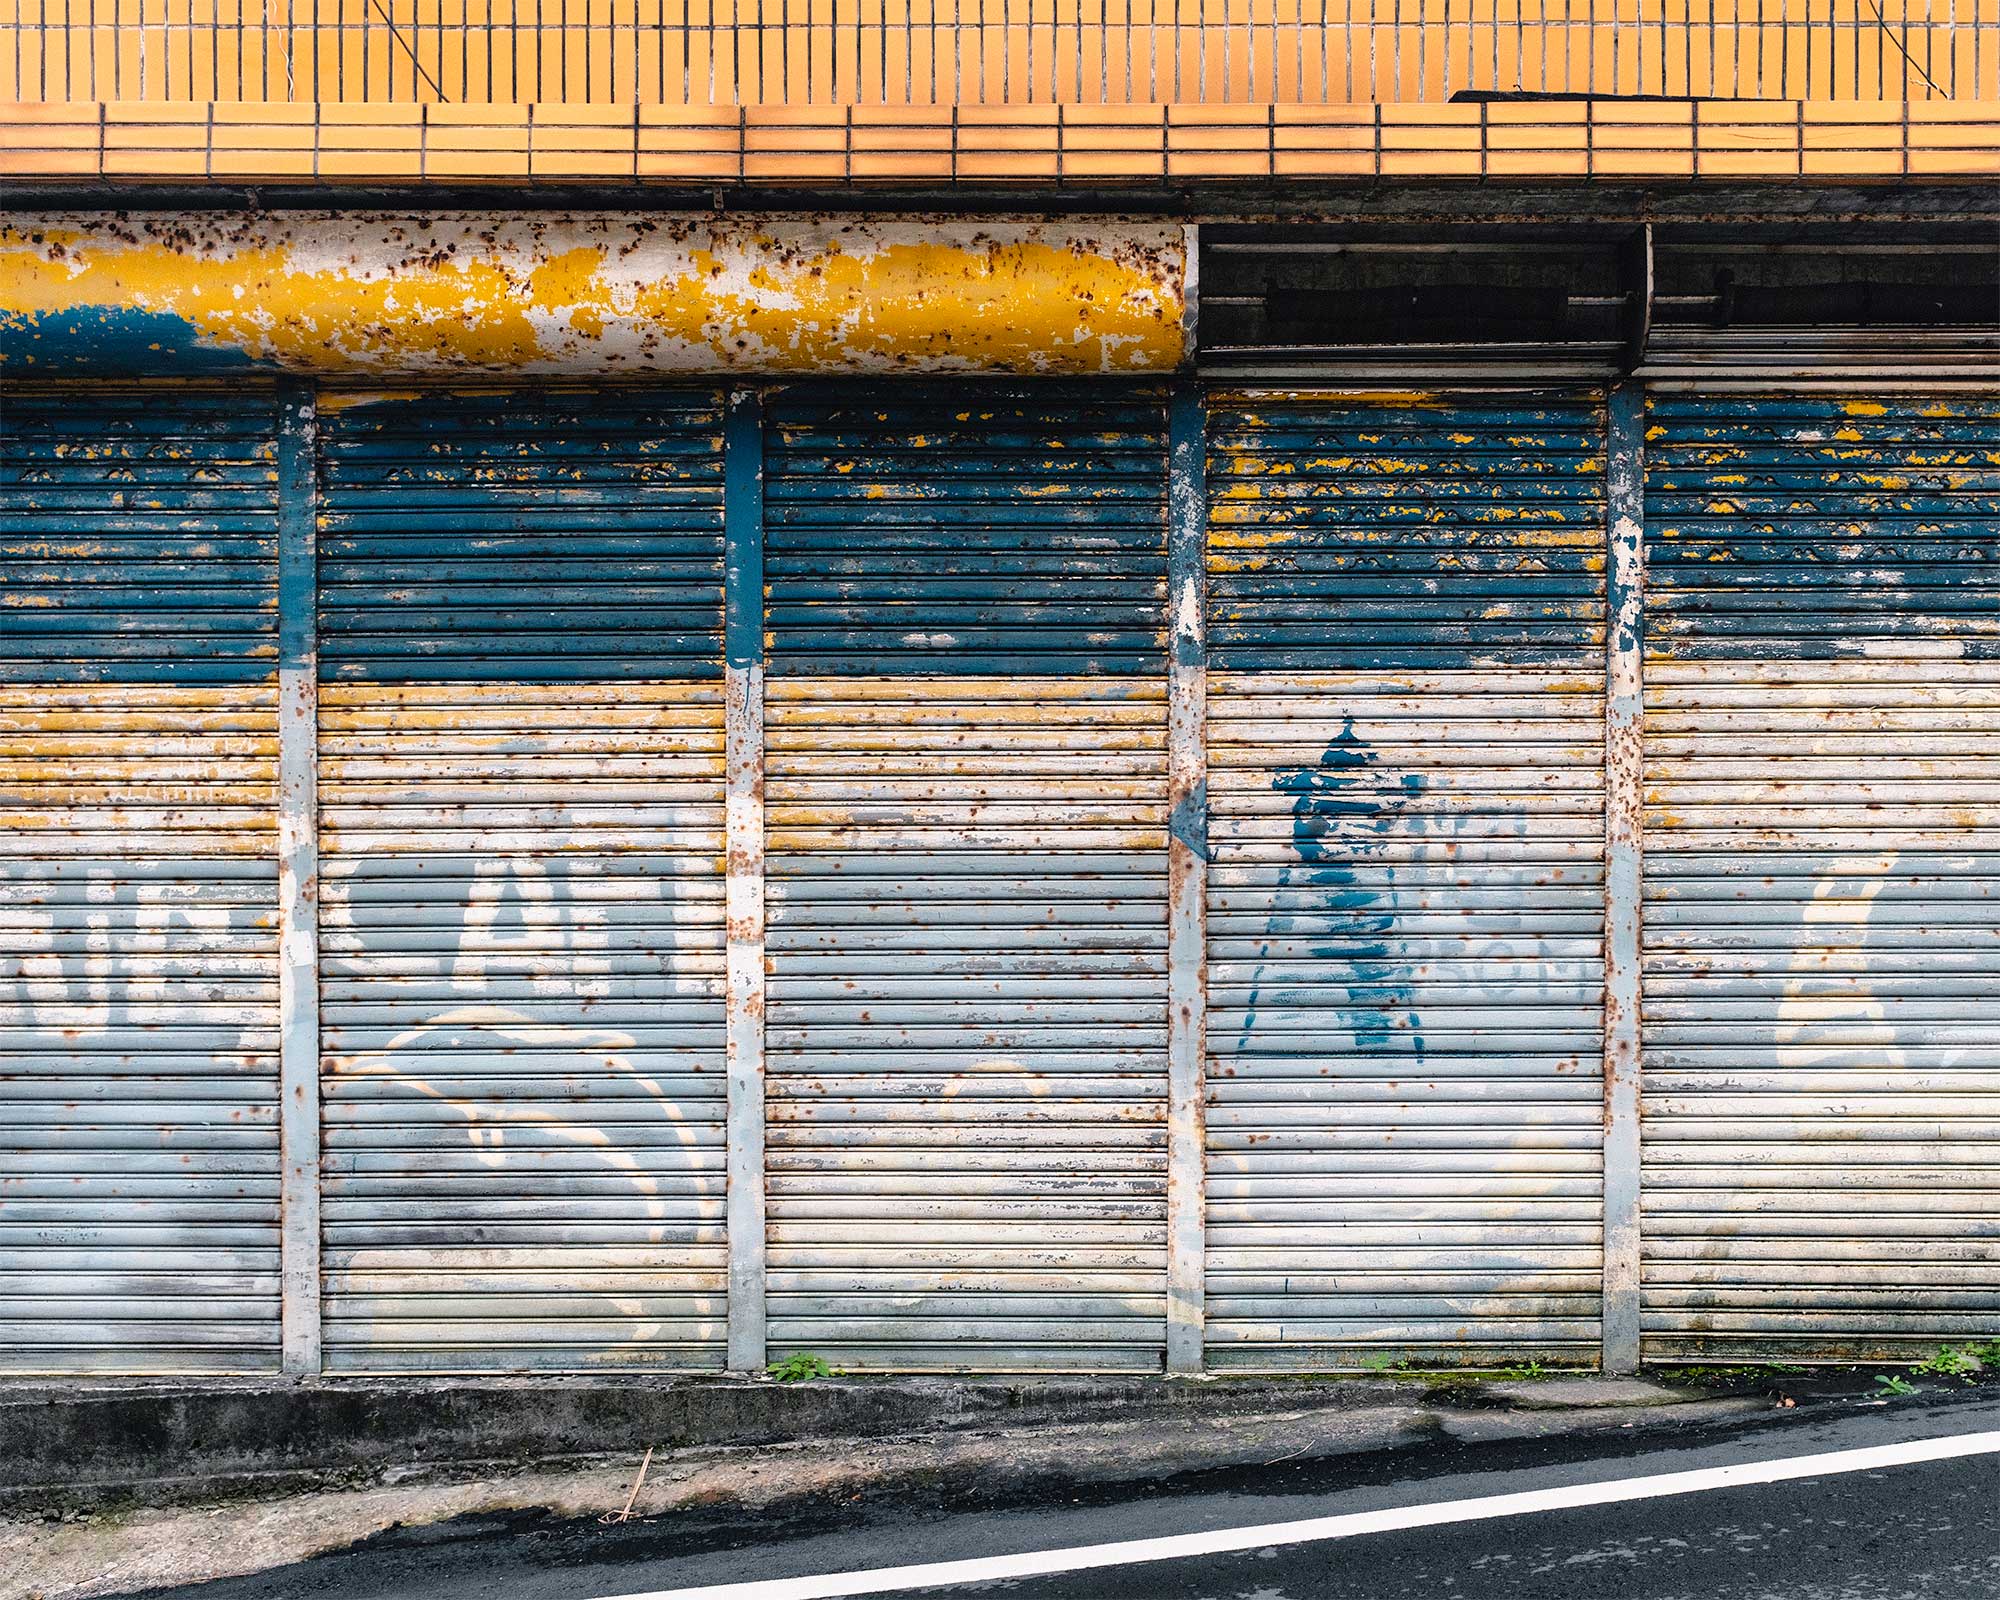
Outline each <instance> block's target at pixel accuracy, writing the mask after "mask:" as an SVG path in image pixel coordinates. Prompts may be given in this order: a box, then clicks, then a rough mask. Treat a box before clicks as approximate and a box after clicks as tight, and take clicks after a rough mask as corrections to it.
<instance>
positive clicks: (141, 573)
mask: <svg viewBox="0 0 2000 1600" xmlns="http://www.w3.org/2000/svg"><path fill="white" fill-rule="evenodd" d="M4 410H5V425H4V430H0V1281H4V1283H5V1285H6V1288H5V1290H4V1294H3V1295H0V1371H7V1372H268V1371H271V1370H274V1369H275V1368H276V1367H277V1364H278V1132H277V1099H278V1055H277V1052H278V980H277V913H276V906H277V880H278V868H277V847H276V833H275V821H274V816H275V804H276V783H277V744H278V733H277V686H276V671H277V638H276V633H277V484H276V481H275V479H276V467H275V461H276V444H275V440H276V432H277V408H276V405H275V403H274V401H273V399H272V397H271V395H270V394H269V393H268V392H263V393H260V392H255V391H252V392H249V393H245V394H238V395H230V396H224V395H215V394H205V393H202V392H199V391H191V390H188V389H186V388H178V389H176V390H175V391H174V392H173V394H172V396H171V397H170V398H169V397H166V396H163V395H159V394H142V393H132V394H123V395H113V394H103V393H98V394H91V393H86V392H80V391H75V390H71V391H67V392H62V393H42V394H30V393H27V392H23V391H20V390H18V389H17V390H16V391H15V392H12V393H10V394H9V395H8V397H7V401H6V404H5V407H4Z"/></svg>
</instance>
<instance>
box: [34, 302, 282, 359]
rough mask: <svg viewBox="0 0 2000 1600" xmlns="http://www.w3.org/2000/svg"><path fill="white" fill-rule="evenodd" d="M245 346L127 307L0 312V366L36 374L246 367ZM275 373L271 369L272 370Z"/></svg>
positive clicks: (177, 319)
mask: <svg viewBox="0 0 2000 1600" xmlns="http://www.w3.org/2000/svg"><path fill="white" fill-rule="evenodd" d="M260 365H268V364H264V363H259V362H258V361H257V360H256V359H255V358H253V357H252V356H251V355H250V354H249V353H248V352H247V351H244V350H241V349H237V348H233V347H230V346H225V345H218V344H215V343H213V342H212V341H210V340H208V339H207V338H206V337H205V336H204V335H203V334H202V332H201V330H200V329H198V328H197V327H195V325H194V324H193V323H191V322H189V321H188V320H187V318H185V317H177V316H175V315H174V314H173V313H172V312H169V311H141V310H138V309H136V308H134V307H131V306H78V307H76V308H75V309H74V310H69V311H59V312H38V311H28V312H23V311H15V312H9V313H6V314H5V315H0V371H12V372H16V373H19V374H21V375H22V376H28V375H31V374H32V375H34V376H37V377H41V376H47V377H56V376H64V377H71V376H74V377H130V376H133V375H135V374H139V373H146V372H162V371H172V372H174V373H176V374H179V375H183V376H188V377H199V376H203V375H207V374H218V373H233V372H250V371H255V370H257V369H258V368H259V367H260ZM273 370H275V369H274V368H273Z"/></svg>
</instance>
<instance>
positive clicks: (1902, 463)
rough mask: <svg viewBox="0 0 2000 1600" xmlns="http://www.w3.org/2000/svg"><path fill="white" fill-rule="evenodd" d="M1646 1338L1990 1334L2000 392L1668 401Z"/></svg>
mask: <svg viewBox="0 0 2000 1600" xmlns="http://www.w3.org/2000/svg"><path fill="white" fill-rule="evenodd" d="M1650 412H1651V418H1650V422H1651V425H1650V427H1649V429H1648V442H1647V447H1646V448H1647V475H1646V480H1647V495H1648V504H1647V562H1648V573H1647V587H1648V601H1647V603H1648V609H1649V621H1648V628H1647V662H1646V668H1645V671H1646V732H1645V760H1646V785H1647V816H1646V827H1647V832H1646V901H1645V919H1646V978H1645V983H1646V990H1645V1008H1644V1024H1645V1025H1644V1042H1645V1080H1644V1090H1645V1102H1644V1148H1645V1171H1644V1210H1643V1222H1642V1232H1643V1243H1644V1278H1643V1286H1644V1309H1645V1333H1646V1351H1647V1354H1648V1355H1649V1356H1650V1357H1653V1358H1674V1357H1686V1356H1697V1357H1724V1358H1730V1359H1737V1358H1743V1357H1761V1356H1768V1355H1784V1354H1793V1355H1866V1354H1882V1355H1888V1354H1891V1353H1898V1352H1900V1353H1903V1354H1907V1353H1908V1352H1909V1351H1910V1349H1911V1348H1912V1347H1922V1346H1931V1345H1935V1344H1937V1343H1938V1342H1939V1341H1941V1340H1947V1339H1953V1338H1958V1337H1961V1336H1966V1335H1972V1334H1979V1335H1983V1336H1986V1337H1992V1336H1993V1335H1995V1334H1996V1333H2000V607H1996V600H2000V579H1996V577H1995V572H1994V563H1995V558H1996V556H2000V401H1995V400H1994V399H1992V398H1991V397H1978V398H1974V397H1968V396H1965V395H1937V396H1932V397H1928V398H1897V397H1884V398H1881V399H1868V400H1842V399H1837V398H1830V397H1820V396H1811V397H1794V398H1778V397H1755V396H1730V397H1710V398H1700V397H1695V396H1690V395H1680V394H1668V395H1659V396H1656V397H1655V398H1654V400H1653V402H1652V404H1651V407H1650Z"/></svg>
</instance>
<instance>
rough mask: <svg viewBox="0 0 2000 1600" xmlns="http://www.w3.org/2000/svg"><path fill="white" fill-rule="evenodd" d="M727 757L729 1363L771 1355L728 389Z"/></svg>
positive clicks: (752, 688) (750, 789) (759, 1003)
mask: <svg viewBox="0 0 2000 1600" xmlns="http://www.w3.org/2000/svg"><path fill="white" fill-rule="evenodd" d="M722 472H723V488H722V519H723V538H724V542H725V547H726V551H725V555H724V560H723V569H724V576H723V658H724V669H723V672H724V691H723V692H724V713H723V716H724V735H723V743H724V762H725V770H726V772H727V778H726V780H725V781H726V784H727V793H726V797H725V813H726V822H725V826H726V831H727V851H728V855H727V879H726V882H725V885H724V889H723V895H724V915H725V917H726V919H727V925H728V932H727V944H726V956H725V980H724V981H725V983H726V984H727V991H728V995H727V1015H728V1021H727V1027H726V1035H725V1039H726V1043H725V1049H726V1053H727V1062H728V1076H729V1101H728V1112H727V1118H728V1141H727V1142H728V1158H727V1159H728V1177H727V1185H728V1187H727V1198H726V1202H725V1212H726V1216H727V1226H728V1237H729V1333H728V1339H729V1347H728V1361H729V1368H730V1370H731V1371H732V1372H761V1371H762V1370H763V1368H764V1362H765V1357H766V1344H767V1337H766V1329H767V1310H766V1270H765V1237H764V1209H765V1207H764V414H763V406H762V402H761V400H760V398H759V396H758V395H757V394H756V393H755V392H753V391H750V390H738V391H736V392H733V393H731V394H730V395H729V397H728V410H727V414H726V420H725V422H724V426H723V467H722Z"/></svg>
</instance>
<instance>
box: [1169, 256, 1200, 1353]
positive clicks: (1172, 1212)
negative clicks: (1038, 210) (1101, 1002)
mask: <svg viewBox="0 0 2000 1600" xmlns="http://www.w3.org/2000/svg"><path fill="white" fill-rule="evenodd" d="M1189 259H1190V260H1192V259H1193V254H1192V252H1190V255H1189ZM1167 441H1168V442H1167V604H1168V631H1169V633H1170V635H1171V640H1172V644H1171V649H1172V653H1171V655H1170V656H1169V657H1168V666H1167V801H1168V808H1169V809H1168V816H1169V821H1168V824H1167V919H1168V932H1167V1015H1168V1022H1167V1030H1168V1031H1167V1358H1166V1359H1167V1371H1169V1372H1174V1373H1196V1372H1200V1371H1201V1370H1202V1365H1203V1354H1202V1344H1203V1336H1202V1335H1203V1329H1202V1322H1203V1293H1204V1277H1205V1273H1206V1269H1207V1263H1206V1256H1207V1244H1206V1239H1205V1231H1206V1230H1205V1227H1204V1213H1205V1206H1204V1204H1203V1192H1204V1187H1205V1185H1204V1176H1205V1174H1204V1166H1205V1162H1206V1146H1207V1134H1206V1131H1205V1116H1204V1111H1205V1095H1206V1084H1205V1081H1204V1080H1205V1073H1204V1070H1203V1066H1204V1059H1205V1055H1206V1051H1207V1048H1208V1046H1207V1038H1206V1033H1207V1029H1206V1019H1207V1011H1208V956H1207V943H1208V919H1207V914H1206V898H1207V893H1208V881H1207V880H1208V874H1207V862H1208V816H1207V798H1206V793H1207V791H1206V781H1205V780H1206V776H1207V767H1208V754H1207V750H1206V747H1205V741H1204V737H1203V733H1204V722H1205V718H1206V712H1207V702H1208V672H1207V644H1206V628H1205V620H1204V619H1205V612H1204V606H1205V597H1204V594H1203V589H1204V585H1203V582H1202V576H1203V565H1204V557H1205V551H1206V547H1207V539H1208V489H1207V448H1208V446H1207V414H1206V408H1205V406H1204V404H1203V399H1202V392H1201V389H1200V388H1199V386H1197V385H1196V384H1194V383H1192V382H1184V383H1181V384H1178V385H1176V387H1175V388H1174V391H1173V395H1172V399H1171V400H1170V401H1169V411H1168V419H1167Z"/></svg>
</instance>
